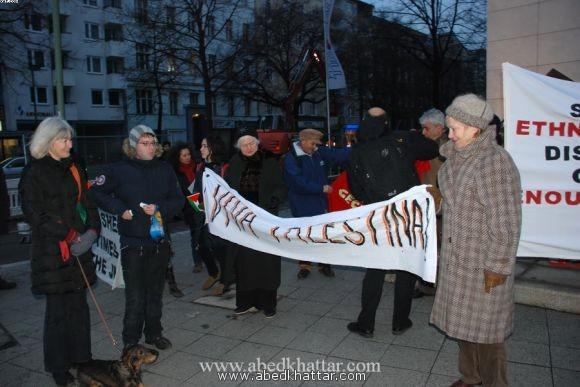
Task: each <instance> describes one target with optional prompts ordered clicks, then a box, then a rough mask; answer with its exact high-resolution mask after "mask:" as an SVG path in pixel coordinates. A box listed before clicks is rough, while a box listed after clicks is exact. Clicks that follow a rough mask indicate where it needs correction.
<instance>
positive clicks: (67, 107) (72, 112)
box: [64, 103, 79, 121]
mask: <svg viewBox="0 0 580 387" xmlns="http://www.w3.org/2000/svg"><path fill="white" fill-rule="evenodd" d="M64 114H65V116H66V119H67V120H68V121H78V119H79V115H78V112H77V104H76V103H65V104H64Z"/></svg>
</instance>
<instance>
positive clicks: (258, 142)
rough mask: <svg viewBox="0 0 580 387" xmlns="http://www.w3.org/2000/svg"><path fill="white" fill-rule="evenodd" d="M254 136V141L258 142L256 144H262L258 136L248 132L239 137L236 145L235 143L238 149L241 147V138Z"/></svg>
mask: <svg viewBox="0 0 580 387" xmlns="http://www.w3.org/2000/svg"><path fill="white" fill-rule="evenodd" d="M248 136H249V137H252V140H254V142H255V143H256V146H257V145H259V144H260V140H258V139H257V138H256V137H254V136H252V135H251V134H246V135H245V136H242V137H240V138H238V141H236V145H234V147H235V148H236V149H240V140H241V139H242V138H244V137H248Z"/></svg>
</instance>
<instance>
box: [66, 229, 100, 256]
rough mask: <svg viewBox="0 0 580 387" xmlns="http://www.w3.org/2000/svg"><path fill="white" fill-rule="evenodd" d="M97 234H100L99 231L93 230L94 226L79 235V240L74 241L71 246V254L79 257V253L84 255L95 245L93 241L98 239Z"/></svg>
mask: <svg viewBox="0 0 580 387" xmlns="http://www.w3.org/2000/svg"><path fill="white" fill-rule="evenodd" d="M97 236H98V235H97V232H96V231H95V230H93V229H92V228H91V229H89V230H87V231H85V233H84V234H81V235H80V236H79V237H78V242H76V243H73V244H72V245H71V246H70V252H71V254H72V255H76V256H77V257H78V256H79V255H83V254H84V253H86V252H87V251H89V250H90V248H91V246H92V245H93V243H94V242H95V240H96V239H97Z"/></svg>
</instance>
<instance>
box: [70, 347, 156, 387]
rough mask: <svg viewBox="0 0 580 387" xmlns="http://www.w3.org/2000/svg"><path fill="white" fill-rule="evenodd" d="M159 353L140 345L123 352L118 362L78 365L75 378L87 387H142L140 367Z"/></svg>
mask: <svg viewBox="0 0 580 387" xmlns="http://www.w3.org/2000/svg"><path fill="white" fill-rule="evenodd" d="M158 356H159V352H157V351H156V350H154V349H149V348H147V347H144V346H142V345H139V344H137V345H133V346H130V347H127V348H125V349H124V350H123V354H122V355H121V359H120V360H90V361H88V362H86V363H83V364H81V365H79V367H78V369H77V378H78V381H79V384H80V385H81V386H88V387H144V384H143V381H142V380H141V366H142V365H143V364H151V363H154V362H155V361H156V360H157V357H158Z"/></svg>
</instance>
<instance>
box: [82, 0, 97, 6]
mask: <svg viewBox="0 0 580 387" xmlns="http://www.w3.org/2000/svg"><path fill="white" fill-rule="evenodd" d="M83 4H85V5H90V6H93V7H96V6H97V5H98V4H97V0H83Z"/></svg>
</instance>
